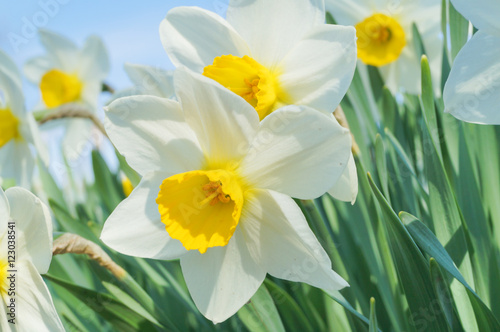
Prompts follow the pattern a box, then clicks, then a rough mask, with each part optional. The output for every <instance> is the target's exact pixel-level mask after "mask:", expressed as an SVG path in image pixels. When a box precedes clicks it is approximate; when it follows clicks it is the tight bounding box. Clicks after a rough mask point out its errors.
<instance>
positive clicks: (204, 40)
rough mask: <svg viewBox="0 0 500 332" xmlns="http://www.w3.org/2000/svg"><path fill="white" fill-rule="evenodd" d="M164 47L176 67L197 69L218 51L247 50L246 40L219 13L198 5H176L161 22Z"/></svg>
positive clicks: (238, 51) (202, 66) (242, 51)
mask: <svg viewBox="0 0 500 332" xmlns="http://www.w3.org/2000/svg"><path fill="white" fill-rule="evenodd" d="M160 38H161V42H162V44H163V48H164V49H165V51H166V52H167V54H168V56H169V58H170V60H171V61H172V63H173V64H174V65H175V66H176V67H177V66H180V65H183V66H187V67H188V68H189V69H191V70H194V71H196V72H200V73H201V72H202V71H203V68H204V67H206V66H208V65H211V64H212V63H213V62H214V59H215V58H216V57H218V56H221V55H228V54H232V55H235V56H243V55H246V54H249V53H250V52H249V50H248V47H247V45H246V43H245V41H244V40H243V39H242V38H241V37H240V35H238V33H237V32H236V31H235V30H234V29H233V28H232V27H231V26H230V25H229V24H228V23H227V22H226V21H225V20H224V19H223V18H221V17H220V16H218V15H217V14H215V13H212V12H210V11H208V10H205V9H201V8H198V7H176V8H173V9H171V10H170V11H169V12H168V13H167V17H166V18H165V19H164V20H163V21H162V22H161V24H160Z"/></svg>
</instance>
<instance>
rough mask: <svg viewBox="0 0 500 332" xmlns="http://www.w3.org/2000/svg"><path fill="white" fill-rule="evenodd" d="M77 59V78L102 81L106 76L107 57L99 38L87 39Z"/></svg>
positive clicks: (91, 37)
mask: <svg viewBox="0 0 500 332" xmlns="http://www.w3.org/2000/svg"><path fill="white" fill-rule="evenodd" d="M79 58H80V60H79V63H78V66H79V76H80V77H81V78H82V79H83V80H95V81H102V80H104V79H105V78H106V76H107V75H108V72H109V66H110V65H109V56H108V52H107V50H106V47H105V46H104V43H103V42H102V40H101V38H99V37H97V36H90V37H88V38H87V40H86V41H85V45H84V46H83V49H82V50H81V52H80V57H79Z"/></svg>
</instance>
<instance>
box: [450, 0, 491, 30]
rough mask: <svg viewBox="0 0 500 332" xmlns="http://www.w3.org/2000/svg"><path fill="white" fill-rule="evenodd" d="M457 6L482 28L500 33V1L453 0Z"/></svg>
mask: <svg viewBox="0 0 500 332" xmlns="http://www.w3.org/2000/svg"><path fill="white" fill-rule="evenodd" d="M451 2H452V3H453V5H454V6H455V8H456V9H457V10H458V11H459V12H460V13H461V14H462V15H463V16H465V18H467V19H469V20H471V22H472V24H474V26H475V27H476V28H478V29H480V30H484V31H486V32H489V33H495V34H497V35H499V34H500V20H499V19H498V18H499V17H500V2H498V1H497V0H475V1H469V0H452V1H451Z"/></svg>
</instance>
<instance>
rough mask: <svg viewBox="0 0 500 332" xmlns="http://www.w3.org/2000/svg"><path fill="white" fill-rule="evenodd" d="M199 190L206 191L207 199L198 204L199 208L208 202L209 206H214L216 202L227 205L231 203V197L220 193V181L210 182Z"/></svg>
mask: <svg viewBox="0 0 500 332" xmlns="http://www.w3.org/2000/svg"><path fill="white" fill-rule="evenodd" d="M201 189H202V190H203V191H206V193H205V195H206V196H207V198H205V199H204V200H203V201H201V202H200V206H205V205H206V204H207V203H208V202H210V205H211V206H214V205H215V204H217V203H218V202H221V203H229V202H230V201H231V196H229V195H226V194H225V193H224V192H223V191H222V182H220V181H211V182H209V183H207V184H205V185H203V186H202V187H201Z"/></svg>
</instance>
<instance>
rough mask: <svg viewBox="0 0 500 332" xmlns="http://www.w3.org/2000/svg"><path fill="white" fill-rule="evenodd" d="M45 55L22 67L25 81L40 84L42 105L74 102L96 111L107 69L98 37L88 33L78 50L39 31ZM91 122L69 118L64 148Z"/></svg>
mask: <svg viewBox="0 0 500 332" xmlns="http://www.w3.org/2000/svg"><path fill="white" fill-rule="evenodd" d="M39 35H40V41H41V43H42V44H43V46H44V47H45V50H46V51H47V54H46V55H43V56H39V57H35V58H33V59H31V60H29V61H28V62H27V63H26V64H25V67H24V73H25V75H26V77H27V78H28V80H30V81H31V82H32V83H34V84H36V85H38V86H39V87H40V92H41V96H42V103H43V105H44V107H45V108H49V109H51V108H55V107H59V106H62V105H65V104H70V103H76V104H81V105H83V106H85V108H87V109H88V111H90V112H96V111H97V105H98V98H99V94H100V92H101V89H102V83H103V80H104V79H105V78H106V76H107V74H108V72H109V59H108V54H107V51H106V48H105V46H104V44H103V43H102V41H101V39H100V38H99V37H97V36H90V37H89V38H87V40H86V41H85V44H84V46H83V48H81V49H79V48H78V47H77V46H76V45H75V44H74V43H73V42H72V41H71V40H69V39H67V38H65V37H63V36H61V35H59V34H56V33H54V32H50V31H47V30H40V31H39ZM91 125H92V124H91V122H90V121H88V120H82V119H72V120H69V123H68V125H67V130H66V137H65V139H64V147H65V151H68V153H71V151H74V150H75V147H78V146H81V145H82V141H86V140H87V138H88V135H89V134H90V127H91Z"/></svg>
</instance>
